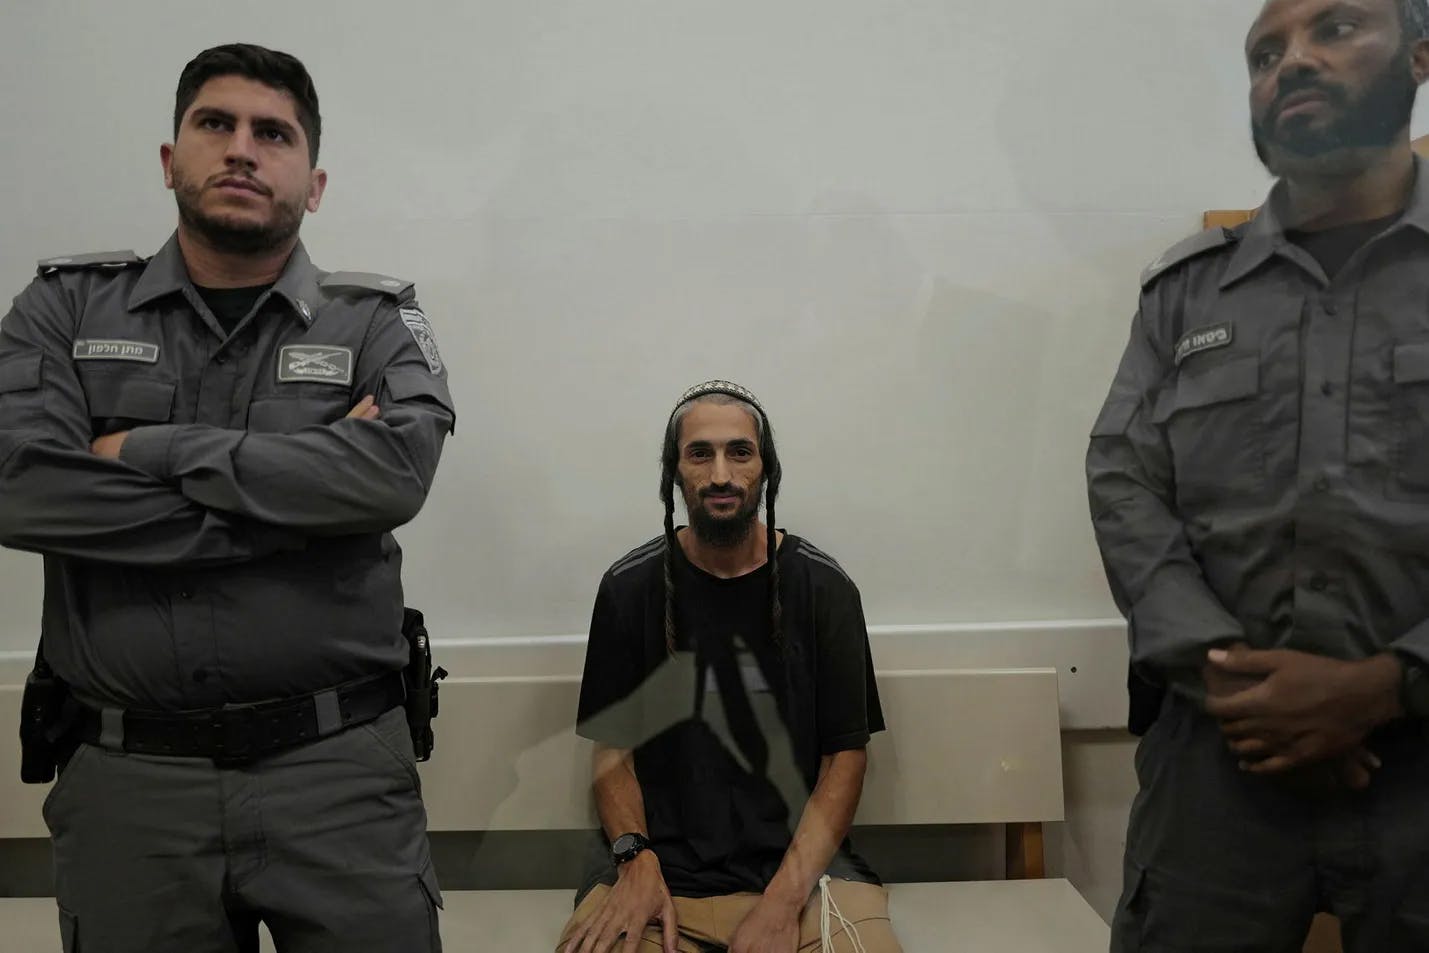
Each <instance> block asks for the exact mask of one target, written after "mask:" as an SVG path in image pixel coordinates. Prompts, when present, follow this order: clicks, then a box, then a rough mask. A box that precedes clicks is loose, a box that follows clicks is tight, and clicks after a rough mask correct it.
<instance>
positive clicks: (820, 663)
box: [578, 536, 884, 897]
mask: <svg viewBox="0 0 1429 953" xmlns="http://www.w3.org/2000/svg"><path fill="white" fill-rule="evenodd" d="M665 549H666V546H665V539H664V537H663V536H661V537H658V538H657V539H654V540H652V541H651V542H649V543H647V544H646V545H644V546H642V547H640V548H639V549H636V550H633V551H632V552H631V553H629V554H627V555H626V556H625V557H624V558H622V559H620V560H619V561H617V562H616V563H615V565H613V566H612V567H611V568H610V570H609V571H608V572H607V573H606V574H605V577H604V578H603V579H602V580H601V584H600V590H599V592H598V593H597V595H596V600H595V611H594V614H593V617H592V619H591V631H590V642H589V644H588V646H587V649H586V661H585V676H584V678H583V680H582V683H581V699H580V711H579V715H578V719H579V729H578V730H579V732H580V734H581V735H582V736H584V737H587V738H590V739H592V740H594V741H598V742H602V743H604V744H608V745H611V746H614V747H619V748H631V749H633V750H634V759H635V774H636V777H637V778H638V779H639V781H640V789H641V793H642V795H643V797H644V801H645V817H646V822H647V824H648V825H649V830H650V839H651V842H652V844H653V847H654V850H655V853H656V854H657V856H658V857H659V858H660V865H661V868H662V869H663V871H664V876H665V882H666V884H667V885H668V886H669V888H670V892H671V893H673V894H675V895H678V896H684V897H709V896H722V895H726V894H732V893H739V892H742V891H752V892H762V891H763V890H764V888H765V887H767V886H768V884H769V881H770V880H771V879H773V877H774V874H775V873H776V872H777V871H778V869H779V864H780V862H781V861H782V860H783V857H784V853H785V851H786V850H788V847H789V842H790V840H791V838H792V832H793V830H794V827H795V826H796V825H797V824H798V821H799V817H800V815H801V814H802V812H803V807H804V803H805V801H806V800H807V799H808V796H809V793H810V792H811V791H812V790H813V788H814V785H815V783H816V782H817V780H818V772H819V764H820V760H821V758H822V757H823V756H824V755H829V754H834V753H837V752H839V751H846V750H851V749H856V748H862V747H864V746H865V745H866V744H867V743H868V739H869V735H870V733H872V732H875V731H882V730H883V727H884V725H883V711H882V709H881V707H880V706H879V702H878V688H877V685H876V684H875V682H874V678H873V663H872V658H871V656H870V653H869V647H868V632H867V629H866V627H865V625H864V620H863V606H862V604H861V602H860V600H859V594H858V588H857V587H856V586H855V585H854V584H853V582H852V581H851V580H850V579H849V578H848V576H847V575H845V574H844V571H843V570H842V569H841V568H840V567H839V565H838V563H836V562H835V561H834V560H833V559H832V558H830V557H829V556H827V555H825V554H824V553H822V552H820V551H819V550H818V549H816V548H815V547H814V546H812V545H811V544H810V543H809V542H808V541H807V540H803V539H800V538H798V537H796V536H786V537H785V539H784V543H783V545H782V546H781V547H780V548H779V552H778V564H779V592H780V597H781V602H782V625H781V632H782V639H781V641H782V643H783V647H782V648H780V647H779V646H776V645H775V644H774V642H773V640H772V639H771V624H770V623H771V613H770V598H769V595H770V593H769V578H770V567H769V565H768V564H767V563H766V564H765V565H764V566H762V567H760V568H759V569H758V570H756V571H754V572H752V573H748V574H746V575H744V576H740V577H738V578H735V579H720V578H718V577H715V576H712V575H710V574H709V573H706V572H704V571H703V570H700V569H698V568H696V567H695V566H693V565H692V564H691V563H690V562H689V560H688V559H687V558H686V557H685V554H684V552H683V551H682V550H681V549H680V548H679V547H676V548H675V550H674V553H673V556H674V558H673V562H672V568H673V572H672V575H673V578H674V582H675V607H676V608H675V617H676V653H675V655H674V656H673V657H672V656H671V655H670V654H669V652H668V651H667V649H666V641H665V588H664V555H665ZM608 849H609V848H608V845H605V844H599V845H597V849H596V850H594V851H593V853H592V857H591V858H590V862H589V865H588V875H587V877H586V879H585V886H584V888H583V891H584V890H588V889H589V888H590V887H591V886H594V885H595V884H596V883H614V882H615V870H614V868H613V867H612V866H611V863H610V858H609V853H608ZM829 873H830V874H831V875H832V876H836V877H844V878H847V879H850V880H857V881H863V882H868V883H878V882H879V881H878V878H877V876H876V875H875V874H874V873H873V871H871V870H870V869H869V868H868V865H867V864H866V863H864V862H863V860H862V859H860V858H859V857H858V856H857V855H856V854H854V853H853V850H852V847H851V846H850V845H849V843H848V841H847V840H846V841H845V842H844V844H843V846H842V848H841V850H840V851H839V854H838V855H837V856H836V857H835V858H834V861H833V862H832V863H831V865H830V868H829Z"/></svg>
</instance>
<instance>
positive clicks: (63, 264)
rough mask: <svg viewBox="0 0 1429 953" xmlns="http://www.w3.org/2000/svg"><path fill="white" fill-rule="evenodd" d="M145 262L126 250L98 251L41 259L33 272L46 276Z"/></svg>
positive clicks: (122, 266)
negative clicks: (61, 272)
mask: <svg viewBox="0 0 1429 953" xmlns="http://www.w3.org/2000/svg"><path fill="white" fill-rule="evenodd" d="M147 260H148V259H145V258H140V257H139V256H138V255H136V254H134V253H133V252H132V251H129V250H128V249H126V250H124V251H100V252H90V253H89V254H87V255H58V256H56V257H54V258H41V259H40V261H39V263H38V264H37V265H36V268H35V270H36V272H37V273H38V274H41V275H48V274H52V273H54V272H56V271H77V270H80V269H83V268H116V269H117V268H132V267H134V266H135V265H142V264H144V262H145V261H147Z"/></svg>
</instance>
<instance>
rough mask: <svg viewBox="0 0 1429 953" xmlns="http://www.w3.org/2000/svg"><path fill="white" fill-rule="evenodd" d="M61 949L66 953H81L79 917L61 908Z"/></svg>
mask: <svg viewBox="0 0 1429 953" xmlns="http://www.w3.org/2000/svg"><path fill="white" fill-rule="evenodd" d="M59 910H60V943H61V946H60V949H62V950H63V951H64V953H79V917H77V916H75V915H74V914H73V913H70V912H69V911H68V910H66V909H65V908H64V907H60V908H59Z"/></svg>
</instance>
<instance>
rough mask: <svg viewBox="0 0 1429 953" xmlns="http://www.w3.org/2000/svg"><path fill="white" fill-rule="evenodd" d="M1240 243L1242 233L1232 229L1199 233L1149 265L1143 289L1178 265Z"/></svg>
mask: <svg viewBox="0 0 1429 953" xmlns="http://www.w3.org/2000/svg"><path fill="white" fill-rule="evenodd" d="M1238 241H1240V233H1239V232H1238V231H1236V230H1235V229H1231V228H1208V229H1206V230H1204V231H1202V232H1198V233H1196V234H1195V235H1192V236H1191V237H1190V238H1187V239H1185V240H1183V241H1180V242H1177V243H1176V244H1175V245H1172V246H1171V247H1170V248H1168V249H1167V250H1166V251H1165V253H1163V254H1162V256H1161V257H1160V258H1158V259H1156V260H1155V261H1153V262H1152V263H1151V264H1150V265H1147V266H1146V270H1145V271H1143V272H1142V273H1141V287H1142V288H1146V287H1147V286H1148V285H1150V284H1151V283H1152V282H1153V281H1155V280H1156V279H1157V278H1160V277H1161V276H1162V275H1164V274H1165V273H1166V272H1168V271H1170V270H1171V269H1172V268H1175V267H1176V266H1177V265H1180V264H1182V263H1184V262H1188V261H1190V260H1191V259H1192V258H1199V257H1200V256H1201V255H1204V254H1206V253H1207V252H1212V251H1215V250H1216V249H1217V248H1224V247H1225V246H1227V245H1229V244H1231V243H1232V242H1238Z"/></svg>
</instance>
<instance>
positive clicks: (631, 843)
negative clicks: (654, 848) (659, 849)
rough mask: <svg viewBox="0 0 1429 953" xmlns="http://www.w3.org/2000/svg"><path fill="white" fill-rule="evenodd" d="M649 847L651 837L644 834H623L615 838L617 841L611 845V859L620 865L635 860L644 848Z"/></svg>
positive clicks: (647, 848) (616, 864)
mask: <svg viewBox="0 0 1429 953" xmlns="http://www.w3.org/2000/svg"><path fill="white" fill-rule="evenodd" d="M649 849H650V839H649V838H648V837H646V836H645V835H644V834H635V833H630V834H621V835H620V836H619V837H617V838H616V839H615V843H613V844H611V845H610V859H611V860H613V861H614V862H615V866H617V867H619V866H620V865H621V864H624V863H628V862H630V861H632V860H634V859H635V858H636V856H637V855H639V853H640V852H641V851H642V850H649Z"/></svg>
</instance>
